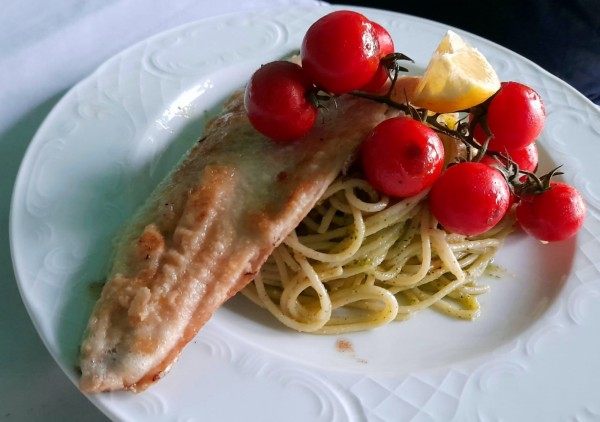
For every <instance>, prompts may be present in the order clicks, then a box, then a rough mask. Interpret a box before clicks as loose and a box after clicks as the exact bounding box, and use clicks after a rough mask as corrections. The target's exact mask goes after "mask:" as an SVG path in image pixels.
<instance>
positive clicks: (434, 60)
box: [412, 31, 500, 113]
mask: <svg viewBox="0 0 600 422" xmlns="http://www.w3.org/2000/svg"><path fill="white" fill-rule="evenodd" d="M499 88H500V79H499V78H498V75H497V74H496V71H495V70H494V68H493V67H492V65H491V64H490V63H489V62H488V61H487V59H486V58H485V57H484V56H483V54H481V53H480V52H479V51H478V50H477V49H476V48H473V47H472V46H470V45H469V44H467V43H466V42H465V41H464V40H463V39H462V38H461V37H460V36H459V35H458V34H456V33H455V32H452V31H448V33H447V34H446V36H445V37H444V38H443V39H442V41H441V42H440V44H439V46H438V47H437V49H436V50H435V52H434V53H433V55H432V56H431V59H430V61H429V64H428V65H427V69H425V73H424V74H423V77H422V78H421V80H420V81H419V84H418V85H417V87H416V89H415V92H414V95H413V98H412V103H413V105H415V106H417V107H423V108H426V109H428V110H431V111H435V112H438V113H449V112H452V111H458V110H464V109H467V108H469V107H473V106H475V105H477V104H480V103H482V102H484V101H485V100H487V99H488V98H489V97H490V96H491V95H492V94H494V93H495V92H496V91H497V90H498V89H499Z"/></svg>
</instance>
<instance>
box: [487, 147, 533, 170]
mask: <svg viewBox="0 0 600 422" xmlns="http://www.w3.org/2000/svg"><path fill="white" fill-rule="evenodd" d="M501 154H502V155H504V156H508V157H510V159H511V160H512V161H514V162H515V163H516V164H517V165H518V166H519V169H520V170H524V171H528V172H530V173H533V172H534V171H535V169H536V168H537V166H538V150H537V144H536V143H535V142H532V143H531V144H529V145H527V146H526V147H525V148H521V149H516V150H510V151H502V152H501ZM481 162H482V163H485V164H488V165H498V164H500V163H501V164H503V165H504V166H506V165H507V164H508V162H507V160H505V159H503V158H500V161H498V160H497V159H496V158H494V157H492V156H491V155H486V156H485V157H483V158H482V159H481Z"/></svg>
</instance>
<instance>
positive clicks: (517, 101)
mask: <svg viewBox="0 0 600 422" xmlns="http://www.w3.org/2000/svg"><path fill="white" fill-rule="evenodd" d="M487 119H488V127H489V129H490V132H491V133H492V135H493V137H492V138H491V140H490V143H489V145H488V149H489V150H491V151H498V152H503V151H505V150H517V149H521V148H525V147H526V146H527V145H529V144H531V143H532V142H534V141H535V140H536V139H537V138H538V136H539V135H540V133H541V132H542V129H543V128H544V123H545V122H546V109H545V107H544V103H543V101H542V99H541V97H540V96H539V94H538V93H537V92H536V91H534V90H533V89H531V88H530V87H528V86H526V85H523V84H521V83H518V82H505V83H503V84H502V87H501V88H500V91H498V93H497V94H496V95H495V96H494V98H492V100H491V102H490V105H489V108H488V111H487ZM474 137H475V139H477V140H478V141H479V142H480V143H483V142H484V141H485V139H486V138H487V136H486V134H485V132H484V131H483V129H482V128H481V127H480V126H477V127H476V128H475V131H474Z"/></svg>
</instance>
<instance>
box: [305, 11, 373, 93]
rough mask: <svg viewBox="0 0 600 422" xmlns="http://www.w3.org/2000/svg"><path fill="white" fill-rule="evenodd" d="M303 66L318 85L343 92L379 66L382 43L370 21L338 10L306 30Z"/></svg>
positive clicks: (364, 80) (361, 83) (354, 87)
mask: <svg viewBox="0 0 600 422" xmlns="http://www.w3.org/2000/svg"><path fill="white" fill-rule="evenodd" d="M300 56H301V59H302V67H303V68H304V69H305V71H306V74H307V75H308V76H309V77H310V78H311V80H312V81H313V82H314V83H315V85H317V86H318V87H319V88H321V89H323V90H325V91H327V92H330V93H333V94H344V93H347V92H350V91H354V90H357V89H360V88H361V87H362V86H364V85H365V84H366V83H367V82H369V81H370V80H371V78H372V77H373V75H375V72H376V71H377V67H378V66H379V57H380V55H379V44H378V42H377V37H376V34H375V30H374V28H373V25H372V23H371V21H369V20H368V19H367V18H366V17H365V16H363V15H362V14H360V13H357V12H353V11H349V10H339V11H336V12H332V13H330V14H328V15H325V16H323V17H322V18H320V19H319V20H317V21H316V22H315V23H313V24H312V25H311V26H310V28H309V29H308V30H307V32H306V34H305V35H304V39H303V40H302V45H301V47H300Z"/></svg>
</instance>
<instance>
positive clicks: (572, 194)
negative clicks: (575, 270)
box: [516, 182, 586, 242]
mask: <svg viewBox="0 0 600 422" xmlns="http://www.w3.org/2000/svg"><path fill="white" fill-rule="evenodd" d="M516 212H517V222H518V223H519V225H520V226H521V228H522V229H523V230H524V231H525V232H526V233H528V234H530V235H532V236H534V237H535V238H537V239H539V240H541V241H544V242H556V241H560V240H565V239H568V238H570V237H572V236H574V235H575V234H576V233H577V232H578V231H579V229H580V228H581V226H582V225H583V221H584V219H585V212H586V206H585V202H583V198H582V197H581V195H580V194H579V192H578V191H577V189H575V188H574V187H572V186H570V185H567V184H566V183H561V182H551V183H550V188H549V189H548V190H546V191H543V192H542V193H538V194H531V195H523V196H522V197H521V202H519V205H517V211H516Z"/></svg>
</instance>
